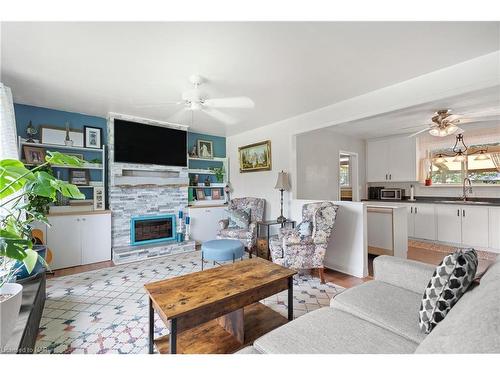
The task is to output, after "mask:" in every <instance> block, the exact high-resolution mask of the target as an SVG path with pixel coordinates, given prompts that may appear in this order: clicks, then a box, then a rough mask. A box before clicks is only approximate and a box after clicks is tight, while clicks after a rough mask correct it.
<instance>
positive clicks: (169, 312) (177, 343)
mask: <svg viewBox="0 0 500 375" xmlns="http://www.w3.org/2000/svg"><path fill="white" fill-rule="evenodd" d="M295 274H296V271H294V270H290V269H288V268H284V267H281V266H278V265H276V264H274V263H271V262H269V261H267V260H264V259H261V258H252V259H248V260H243V261H240V262H237V263H234V264H228V265H224V266H221V267H217V268H212V269H209V270H205V271H201V272H195V273H191V274H187V275H184V276H179V277H175V278H172V279H167V280H163V281H157V282H153V283H149V284H146V285H145V286H144V288H145V289H146V291H147V293H148V295H149V353H153V349H154V345H156V347H157V349H158V351H159V352H160V353H171V354H175V353H191V354H195V353H200V354H201V353H232V352H235V351H237V350H238V349H240V348H242V347H244V346H247V345H250V344H252V343H253V341H254V340H256V339H257V338H258V337H260V336H262V335H263V334H265V333H267V332H269V331H271V330H273V329H275V328H277V327H279V326H281V325H283V324H285V323H286V322H287V321H289V320H292V319H293V275H295ZM286 289H288V319H287V318H285V317H283V316H282V315H281V314H279V313H278V312H276V311H274V310H272V309H270V308H269V307H267V306H265V305H263V304H262V303H260V302H259V301H260V300H262V299H264V298H266V297H269V296H272V295H274V294H276V293H279V292H281V291H283V290H286ZM155 311H156V313H157V314H158V315H159V316H160V318H161V319H162V321H163V322H164V323H165V324H166V325H167V327H169V330H170V334H169V335H167V336H163V337H159V338H157V339H155V338H154V312H155Z"/></svg>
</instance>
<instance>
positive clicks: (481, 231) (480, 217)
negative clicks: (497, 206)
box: [436, 205, 489, 248]
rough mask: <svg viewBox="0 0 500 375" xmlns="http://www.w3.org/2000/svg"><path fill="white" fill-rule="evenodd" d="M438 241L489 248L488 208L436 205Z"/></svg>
mask: <svg viewBox="0 0 500 375" xmlns="http://www.w3.org/2000/svg"><path fill="white" fill-rule="evenodd" d="M436 212H437V224H438V225H437V228H438V241H441V242H447V243H453V244H459V245H463V246H473V247H482V248H487V247H489V243H488V236H489V233H488V232H489V225H488V223H489V217H488V216H489V208H488V207H477V206H466V205H437V207H436Z"/></svg>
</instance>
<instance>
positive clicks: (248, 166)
mask: <svg viewBox="0 0 500 375" xmlns="http://www.w3.org/2000/svg"><path fill="white" fill-rule="evenodd" d="M238 153H239V158H240V172H242V173H243V172H257V171H270V170H271V141H263V142H258V143H253V144H251V145H247V146H242V147H239V148H238Z"/></svg>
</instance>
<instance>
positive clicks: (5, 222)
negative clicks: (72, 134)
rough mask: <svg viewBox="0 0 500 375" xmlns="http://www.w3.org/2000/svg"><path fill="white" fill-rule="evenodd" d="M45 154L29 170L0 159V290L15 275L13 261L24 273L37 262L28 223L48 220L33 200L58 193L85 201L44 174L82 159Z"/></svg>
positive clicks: (73, 189) (51, 197)
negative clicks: (42, 159) (17, 263)
mask: <svg viewBox="0 0 500 375" xmlns="http://www.w3.org/2000/svg"><path fill="white" fill-rule="evenodd" d="M47 154H48V155H47V156H46V159H45V163H43V164H41V165H39V166H37V167H35V168H33V169H31V170H29V169H27V168H26V167H25V166H24V164H23V163H21V162H20V161H19V160H14V159H4V160H0V200H1V204H0V267H1V268H0V287H1V286H2V285H3V284H5V283H6V282H8V281H9V280H11V278H12V277H13V276H14V275H15V273H16V272H17V270H18V269H16V268H15V266H14V265H15V263H16V261H21V262H22V263H23V265H24V266H25V267H26V269H27V271H28V272H31V271H32V270H33V268H34V267H35V265H36V263H37V261H38V254H37V253H36V252H35V251H34V250H33V249H32V247H33V242H32V238H31V227H30V224H31V223H33V222H35V221H40V222H43V223H47V224H48V221H47V217H46V215H47V212H46V210H45V208H46V207H45V206H44V205H40V204H33V199H36V198H46V199H48V200H50V201H52V202H53V201H54V200H55V199H56V194H57V193H58V192H59V193H61V194H62V195H64V196H66V197H69V198H73V199H85V196H84V195H83V194H82V193H81V192H80V190H78V188H77V187H76V186H75V185H72V184H69V183H67V182H65V181H61V180H58V179H57V178H55V177H54V176H53V175H52V174H51V173H49V171H47V167H49V166H50V165H67V166H72V167H79V166H81V165H82V160H81V159H79V158H77V157H74V156H69V155H64V154H61V153H60V152H50V151H48V152H47ZM21 267H22V266H21ZM18 268H19V267H18Z"/></svg>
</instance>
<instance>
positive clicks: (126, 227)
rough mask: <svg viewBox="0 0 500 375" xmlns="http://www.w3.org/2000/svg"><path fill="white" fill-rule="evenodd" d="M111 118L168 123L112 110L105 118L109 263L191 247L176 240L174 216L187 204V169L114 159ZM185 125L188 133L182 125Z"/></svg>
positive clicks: (189, 244)
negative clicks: (106, 129)
mask: <svg viewBox="0 0 500 375" xmlns="http://www.w3.org/2000/svg"><path fill="white" fill-rule="evenodd" d="M115 118H120V119H123V120H127V121H135V122H140V123H144V124H145V125H144V126H147V125H148V124H156V125H161V126H171V125H170V124H165V123H162V122H158V121H152V120H144V119H138V118H134V117H130V116H124V115H117V114H110V116H109V118H108V139H109V147H108V150H109V152H108V168H109V169H108V185H109V188H108V194H109V196H108V201H109V208H110V210H111V212H112V215H111V231H112V236H111V238H112V252H113V262H114V263H115V264H119V263H125V262H130V261H136V260H141V259H145V258H153V257H157V256H163V255H169V254H175V253H180V252H187V251H194V250H195V243H194V241H187V242H181V243H177V242H176V227H177V221H176V220H177V214H178V212H179V211H180V210H186V209H187V205H188V185H189V179H188V169H187V167H167V166H162V165H149V164H147V165H145V164H130V163H115V162H114V152H113V150H114V135H113V133H114V119H115ZM180 128H183V127H182V126H180ZM184 129H185V130H186V131H187V127H185V128H184ZM158 152H165V150H158ZM164 219H166V220H164ZM168 221H170V224H168V223H167V222H168ZM162 222H163V224H162ZM136 229H137V230H136ZM132 230H133V232H132ZM156 237H158V238H156ZM138 239H139V240H138Z"/></svg>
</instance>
